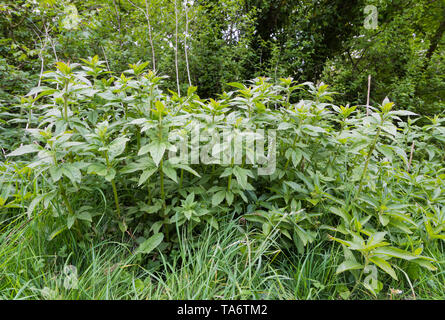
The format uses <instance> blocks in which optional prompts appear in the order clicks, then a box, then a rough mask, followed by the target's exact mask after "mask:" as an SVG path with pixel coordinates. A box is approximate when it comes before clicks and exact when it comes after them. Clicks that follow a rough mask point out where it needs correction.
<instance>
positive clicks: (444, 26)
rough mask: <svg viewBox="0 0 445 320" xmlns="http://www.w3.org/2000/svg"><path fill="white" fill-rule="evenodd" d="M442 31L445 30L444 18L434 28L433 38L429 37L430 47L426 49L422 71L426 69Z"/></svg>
mask: <svg viewBox="0 0 445 320" xmlns="http://www.w3.org/2000/svg"><path fill="white" fill-rule="evenodd" d="M443 13H444V14H445V10H444V11H443ZM444 32H445V18H444V19H443V20H442V22H441V23H440V25H439V27H438V28H437V30H436V33H435V34H434V36H433V38H432V39H431V42H430V47H429V48H428V51H427V52H426V55H425V62H424V64H423V71H425V70H426V69H428V66H429V64H430V61H431V57H432V56H433V54H434V52H435V51H436V49H437V47H438V45H439V42H440V40H441V39H442V36H443V34H444Z"/></svg>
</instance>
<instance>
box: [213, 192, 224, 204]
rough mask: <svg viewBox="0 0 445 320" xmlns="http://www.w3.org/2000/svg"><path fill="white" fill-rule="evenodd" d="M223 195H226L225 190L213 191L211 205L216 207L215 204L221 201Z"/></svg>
mask: <svg viewBox="0 0 445 320" xmlns="http://www.w3.org/2000/svg"><path fill="white" fill-rule="evenodd" d="M225 197H226V191H225V190H220V191H218V192H217V193H215V194H214V195H213V196H212V206H214V207H216V206H217V205H219V204H220V203H221V202H223V200H224V198H225Z"/></svg>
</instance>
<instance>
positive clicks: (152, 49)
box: [128, 0, 156, 72]
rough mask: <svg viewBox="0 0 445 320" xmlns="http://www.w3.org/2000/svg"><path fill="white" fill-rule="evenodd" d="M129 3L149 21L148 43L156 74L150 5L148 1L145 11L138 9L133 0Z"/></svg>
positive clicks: (129, 0)
mask: <svg viewBox="0 0 445 320" xmlns="http://www.w3.org/2000/svg"><path fill="white" fill-rule="evenodd" d="M128 2H130V3H131V5H132V6H133V7H135V8H136V9H139V10H140V11H142V13H143V14H144V16H145V19H146V20H147V25H148V42H150V46H151V56H152V60H153V72H156V55H155V47H154V44H153V36H152V33H151V21H150V14H149V3H148V1H147V0H145V10H144V9H142V8H140V7H138V6H137V5H135V4H134V3H133V2H132V1H131V0H128Z"/></svg>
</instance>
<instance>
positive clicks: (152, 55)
mask: <svg viewBox="0 0 445 320" xmlns="http://www.w3.org/2000/svg"><path fill="white" fill-rule="evenodd" d="M148 8H149V5H148V1H147V0H145V18H146V19H147V24H148V41H150V46H151V58H152V60H153V72H156V55H155V46H154V45H153V37H152V34H151V22H150V14H149V11H148Z"/></svg>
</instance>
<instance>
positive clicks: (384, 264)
mask: <svg viewBox="0 0 445 320" xmlns="http://www.w3.org/2000/svg"><path fill="white" fill-rule="evenodd" d="M369 260H370V261H372V262H373V263H374V264H375V265H376V266H378V267H379V268H380V269H382V270H383V271H385V272H386V273H387V274H389V275H390V276H391V277H393V278H394V279H395V280H398V279H397V275H396V273H395V272H394V269H393V268H392V267H391V265H390V264H389V263H388V262H387V261H385V260H383V259H382V258H379V257H375V256H373V257H370V258H369Z"/></svg>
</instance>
